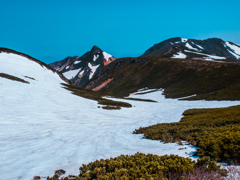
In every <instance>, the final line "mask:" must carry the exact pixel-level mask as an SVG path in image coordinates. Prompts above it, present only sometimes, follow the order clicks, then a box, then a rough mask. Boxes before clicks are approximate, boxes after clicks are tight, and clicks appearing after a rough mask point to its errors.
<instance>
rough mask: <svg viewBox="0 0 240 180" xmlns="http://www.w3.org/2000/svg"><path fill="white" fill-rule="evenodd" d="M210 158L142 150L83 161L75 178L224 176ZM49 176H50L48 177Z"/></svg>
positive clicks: (164, 179) (163, 179) (157, 179)
mask: <svg viewBox="0 0 240 180" xmlns="http://www.w3.org/2000/svg"><path fill="white" fill-rule="evenodd" d="M209 159H210V158H209V157H204V158H202V159H200V160H198V161H197V162H195V161H193V160H191V159H190V158H184V157H180V156H178V155H170V156H169V155H165V156H158V155H153V154H147V155H146V154H143V153H136V154H134V155H121V156H118V157H115V158H110V159H101V160H96V161H94V162H91V163H89V164H83V165H82V166H81V167H80V168H79V170H80V174H79V175H78V176H76V177H75V179H76V180H81V179H82V180H88V179H89V180H91V179H99V180H110V179H129V180H135V179H138V180H141V179H153V180H167V179H169V180H177V179H178V180H185V179H204V178H207V179H212V177H214V178H215V179H218V180H223V176H225V175H226V172H224V171H223V170H220V167H219V166H217V165H216V162H214V161H209ZM208 177H211V178H208ZM48 179H51V178H49V177H48Z"/></svg>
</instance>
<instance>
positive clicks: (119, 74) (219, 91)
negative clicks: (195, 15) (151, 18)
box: [83, 57, 240, 100]
mask: <svg viewBox="0 0 240 180" xmlns="http://www.w3.org/2000/svg"><path fill="white" fill-rule="evenodd" d="M239 71H240V65H239V64H236V63H219V62H209V61H202V60H190V59H188V60H185V59H171V58H161V57H138V58H123V59H118V60H116V61H115V62H113V63H111V64H109V65H108V66H106V67H105V68H103V69H102V70H100V72H99V73H98V74H96V75H95V76H94V77H93V79H92V80H90V81H88V82H86V83H85V84H84V85H83V87H86V88H88V89H93V90H94V89H95V88H97V87H99V86H102V88H101V89H100V90H99V92H104V93H107V94H109V95H118V96H128V95H129V94H130V93H133V92H136V91H138V90H139V89H142V88H148V89H160V88H162V89H164V91H163V94H164V95H165V97H166V98H182V97H186V96H191V95H196V96H193V97H191V98H188V99H206V100H239V99H240V93H239V88H240V84H239V82H240V74H239ZM109 80H110V81H109ZM108 81H109V82H108ZM106 82H108V83H106ZM104 83H105V84H104ZM103 85H104V86H103Z"/></svg>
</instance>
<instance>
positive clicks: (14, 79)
mask: <svg viewBox="0 0 240 180" xmlns="http://www.w3.org/2000/svg"><path fill="white" fill-rule="evenodd" d="M0 77H2V78H6V79H9V80H12V81H18V82H22V83H26V84H29V82H28V81H25V80H24V79H21V78H18V77H15V76H12V75H9V74H5V73H0Z"/></svg>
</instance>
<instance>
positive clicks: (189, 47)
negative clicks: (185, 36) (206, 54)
mask: <svg viewBox="0 0 240 180" xmlns="http://www.w3.org/2000/svg"><path fill="white" fill-rule="evenodd" d="M185 46H186V47H187V48H188V49H192V50H195V51H198V49H196V48H193V47H192V46H191V45H190V44H189V43H186V45H185Z"/></svg>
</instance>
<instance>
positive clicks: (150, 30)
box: [0, 0, 240, 63]
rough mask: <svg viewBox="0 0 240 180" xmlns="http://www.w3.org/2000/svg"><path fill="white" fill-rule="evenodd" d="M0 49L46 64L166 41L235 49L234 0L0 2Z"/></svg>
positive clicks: (238, 38) (131, 52) (128, 52)
mask: <svg viewBox="0 0 240 180" xmlns="http://www.w3.org/2000/svg"><path fill="white" fill-rule="evenodd" d="M0 2H1V3H0V4H1V10H0V17H1V22H0V47H7V48H10V49H14V50H17V51H20V52H23V53H26V54H28V55H30V56H33V57H35V58H37V59H39V60H41V61H44V62H46V63H50V62H54V61H59V60H62V59H64V58H65V57H67V56H75V55H78V56H81V55H83V54H84V53H85V52H87V51H89V50H91V48H92V46H93V45H97V46H98V47H100V48H101V49H102V50H104V51H106V52H108V53H110V54H112V55H113V56H115V57H117V58H119V57H126V56H132V57H136V56H140V55H141V54H143V53H144V52H145V51H146V50H147V49H148V48H150V47H151V46H153V45H154V44H155V43H159V42H161V41H163V40H165V39H168V38H171V37H185V38H193V39H207V38H212V37H218V38H222V39H223V40H225V41H232V42H234V43H237V44H240V19H239V18H240V8H239V7H240V1H239V0H231V1H226V0H211V1H210V0H202V1H189V0H187V1H186V0H181V1H179V0H172V1H166V0H121V1H117V0H115V1H113V0H88V1H86V0H84V1H83V0H35V1H32V0H9V1H3V0H0Z"/></svg>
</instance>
